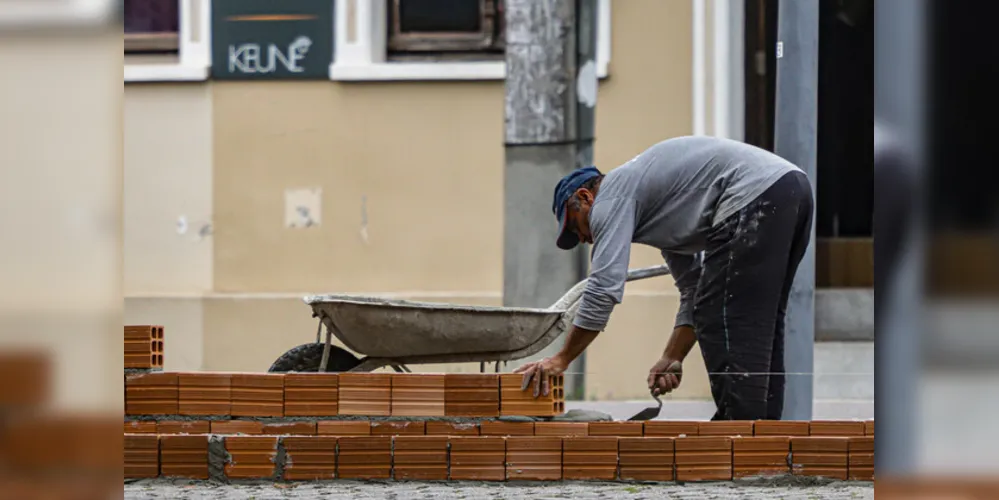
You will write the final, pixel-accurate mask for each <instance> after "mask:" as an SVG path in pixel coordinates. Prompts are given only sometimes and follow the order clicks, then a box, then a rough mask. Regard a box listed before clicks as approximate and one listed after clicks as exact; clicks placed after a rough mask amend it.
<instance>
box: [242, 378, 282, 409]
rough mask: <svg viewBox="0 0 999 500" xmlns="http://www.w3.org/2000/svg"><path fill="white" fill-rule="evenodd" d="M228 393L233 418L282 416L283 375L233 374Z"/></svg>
mask: <svg viewBox="0 0 999 500" xmlns="http://www.w3.org/2000/svg"><path fill="white" fill-rule="evenodd" d="M230 392H231V397H232V409H231V411H230V414H232V415H233V416H235V417H283V416H284V375H283V374H280V373H267V374H263V373H253V374H250V373H234V374H232V376H231V388H230Z"/></svg>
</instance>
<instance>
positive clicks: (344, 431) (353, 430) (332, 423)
mask: <svg viewBox="0 0 999 500" xmlns="http://www.w3.org/2000/svg"><path fill="white" fill-rule="evenodd" d="M316 434H319V435H320V436H322V435H332V436H370V435H371V422H369V421H367V420H320V421H319V422H317V423H316Z"/></svg>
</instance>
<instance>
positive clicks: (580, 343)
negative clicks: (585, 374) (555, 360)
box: [558, 325, 600, 365]
mask: <svg viewBox="0 0 999 500" xmlns="http://www.w3.org/2000/svg"><path fill="white" fill-rule="evenodd" d="M599 333H600V332H598V331H595V330H587V329H586V328H581V327H578V326H575V325H573V327H572V328H571V329H570V330H569V336H568V338H566V339H565V345H563V346H562V350H561V351H559V353H558V356H560V357H561V358H562V359H563V360H564V361H565V363H566V364H567V365H568V364H569V363H571V362H572V361H573V360H575V359H576V358H578V357H579V355H580V354H582V353H583V351H585V350H586V348H587V347H588V346H589V345H590V343H592V342H593V339H595V338H597V335H598V334H599Z"/></svg>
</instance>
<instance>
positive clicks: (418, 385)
mask: <svg viewBox="0 0 999 500" xmlns="http://www.w3.org/2000/svg"><path fill="white" fill-rule="evenodd" d="M392 415H394V416H401V417H443V416H444V374H436V373H427V374H424V373H396V374H393V375H392Z"/></svg>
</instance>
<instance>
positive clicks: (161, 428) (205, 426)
mask: <svg viewBox="0 0 999 500" xmlns="http://www.w3.org/2000/svg"><path fill="white" fill-rule="evenodd" d="M210 432H211V425H210V424H209V422H208V421H207V420H160V421H157V422H156V433H157V434H208V433H210Z"/></svg>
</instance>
